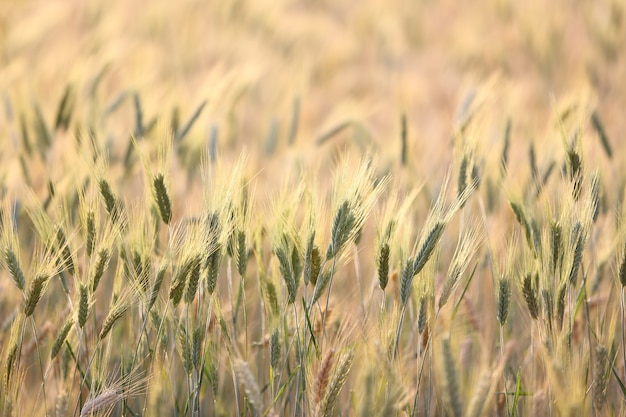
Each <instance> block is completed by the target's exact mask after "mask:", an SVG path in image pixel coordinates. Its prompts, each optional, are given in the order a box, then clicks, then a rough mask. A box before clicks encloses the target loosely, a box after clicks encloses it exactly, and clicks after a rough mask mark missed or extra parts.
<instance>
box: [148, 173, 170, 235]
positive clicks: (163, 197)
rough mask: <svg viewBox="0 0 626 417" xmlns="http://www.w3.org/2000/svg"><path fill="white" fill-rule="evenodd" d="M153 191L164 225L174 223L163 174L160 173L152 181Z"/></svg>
mask: <svg viewBox="0 0 626 417" xmlns="http://www.w3.org/2000/svg"><path fill="white" fill-rule="evenodd" d="M152 191H153V195H154V200H155V202H156V205H157V207H158V208H159V214H160V215H161V219H162V220H163V223H165V224H170V222H171V221H172V203H171V201H170V197H169V195H168V193H167V188H166V187H165V179H164V177H163V174H160V173H159V174H157V175H155V177H154V178H153V179H152Z"/></svg>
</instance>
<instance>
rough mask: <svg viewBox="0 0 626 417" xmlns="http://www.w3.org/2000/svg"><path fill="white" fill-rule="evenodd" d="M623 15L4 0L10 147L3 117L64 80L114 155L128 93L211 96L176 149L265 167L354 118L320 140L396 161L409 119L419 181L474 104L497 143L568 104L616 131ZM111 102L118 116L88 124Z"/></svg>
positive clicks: (533, 129) (188, 106)
mask: <svg viewBox="0 0 626 417" xmlns="http://www.w3.org/2000/svg"><path fill="white" fill-rule="evenodd" d="M624 18H625V17H624V3H623V2H621V1H613V0H611V1H551V2H544V1H539V0H530V1H525V2H515V1H506V0H484V1H477V2H471V3H461V4H460V3H458V2H456V1H448V0H444V1H429V0H420V1H412V0H411V1H408V0H407V1H404V0H391V1H388V0H368V1H359V2H354V1H342V0H340V1H322V0H318V1H283V0H276V1H274V0H273V1H195V0H181V1H178V2H167V1H151V2H147V1H146V2H142V1H121V0H113V1H109V0H107V1H100V0H96V1H79V0H52V1H50V0H46V1H39V0H32V1H19V0H17V1H14V0H3V1H2V2H0V94H2V96H3V98H4V104H5V110H6V111H4V112H2V116H0V117H1V118H0V122H1V124H0V129H2V137H3V140H5V141H6V138H7V137H9V136H10V134H8V133H9V132H8V131H7V130H8V129H9V127H8V125H11V124H12V123H7V122H8V121H11V120H17V116H19V115H21V114H23V117H25V118H26V119H27V120H29V119H32V118H33V117H34V116H33V112H34V111H33V106H34V105H35V103H36V106H38V107H39V108H40V109H41V112H42V113H43V116H44V119H47V120H51V122H52V119H53V118H54V115H55V111H56V109H57V106H58V103H59V101H60V100H61V98H62V96H63V94H64V91H65V89H66V88H67V86H68V85H71V86H72V87H73V88H74V89H75V91H76V100H77V106H76V108H77V109H78V113H77V114H76V115H75V116H74V121H75V123H76V124H78V125H80V126H88V125H89V126H90V128H91V129H95V130H102V131H103V134H106V135H109V136H110V138H111V139H112V140H113V143H114V144H115V143H117V142H116V141H118V140H119V141H122V142H124V143H123V147H124V148H125V146H126V143H125V142H126V140H127V139H128V138H127V136H128V134H129V133H131V132H133V123H134V117H135V115H134V112H133V97H134V95H135V94H136V96H138V97H139V99H140V103H141V109H142V112H143V118H144V119H145V122H146V124H148V123H149V122H150V121H151V119H152V118H158V119H160V120H166V121H168V123H169V121H170V120H172V119H175V118H176V117H180V119H181V123H183V122H184V121H185V120H186V119H187V118H188V117H189V116H191V115H192V114H193V112H194V111H195V110H196V109H197V108H198V106H200V105H201V104H202V103H204V102H205V101H206V106H205V107H204V108H203V109H202V111H201V113H200V115H199V118H198V119H197V122H196V123H195V125H194V126H193V129H192V130H191V131H190V132H189V135H188V136H187V138H186V141H188V142H190V143H193V144H197V145H198V146H200V144H206V143H207V142H208V141H209V140H210V136H211V132H212V131H213V132H214V133H218V134H217V141H216V142H217V144H218V146H219V149H220V151H221V153H223V154H226V153H228V152H229V151H230V150H233V149H241V147H246V148H247V149H248V150H249V151H250V153H252V154H255V155H256V154H259V153H257V152H256V151H257V150H262V151H263V152H262V153H261V154H260V155H263V158H264V159H267V158H266V157H267V155H268V154H272V155H274V154H276V155H280V154H283V151H285V150H286V149H287V148H288V142H289V141H290V140H291V141H292V142H294V143H297V144H298V145H300V146H299V149H300V150H305V151H308V150H310V149H311V147H315V146H317V145H316V141H317V140H318V139H319V138H320V137H322V136H324V135H325V133H327V132H329V131H332V130H333V129H335V128H337V127H342V126H343V125H345V124H347V123H351V124H349V126H347V127H345V126H344V129H343V130H342V131H341V132H339V133H340V134H338V135H336V137H335V136H333V138H332V140H328V141H325V142H324V143H325V145H324V146H330V147H331V148H332V147H333V146H344V147H345V146H353V145H355V144H360V146H364V147H370V146H374V147H377V148H382V151H383V153H384V154H388V155H387V157H388V158H391V159H393V158H397V157H398V155H399V152H400V143H399V139H398V137H399V135H400V130H401V129H400V120H401V115H402V114H406V120H407V128H408V141H409V148H408V151H409V156H410V158H409V159H411V160H412V161H413V162H415V165H416V166H418V167H419V168H416V169H418V170H420V172H421V173H431V172H432V171H433V170H438V169H440V167H441V166H442V165H443V166H445V165H446V162H449V159H450V158H451V156H450V155H448V154H449V153H450V152H449V148H448V145H449V143H450V138H451V137H452V136H453V135H454V132H455V128H456V127H457V126H458V124H459V123H460V122H462V120H460V119H461V118H462V117H463V112H464V111H466V110H467V108H464V106H465V107H467V106H468V103H469V104H471V103H472V100H473V102H479V103H480V104H481V105H488V106H490V107H491V108H490V111H489V112H485V113H486V115H485V116H484V117H486V118H489V119H491V120H490V121H489V122H487V123H484V124H482V126H483V127H481V128H477V129H476V131H475V132H474V133H475V134H476V136H479V137H480V138H481V139H480V140H481V141H482V140H484V141H486V142H487V143H488V144H491V145H493V144H497V147H498V148H499V147H501V144H500V143H501V141H502V136H503V133H502V132H503V131H504V126H505V123H506V120H507V118H511V119H512V120H513V133H514V136H517V137H518V138H520V140H527V139H542V138H541V134H542V132H543V130H542V129H544V128H545V127H546V125H547V124H549V123H550V122H553V121H554V115H555V113H556V112H557V111H560V110H562V109H561V107H567V105H568V103H569V102H568V99H569V98H571V97H572V96H575V97H577V98H579V97H581V96H583V97H585V99H584V101H585V103H586V105H588V106H591V107H592V108H597V109H598V112H599V114H601V116H602V120H603V121H604V124H605V126H606V130H607V131H608V136H609V137H612V138H618V137H619V135H620V134H621V133H620V132H624V131H625V130H626V129H625V128H626V126H625V123H626V121H625V119H624V118H623V116H622V115H623V109H624V108H626V94H624V86H625V82H624V80H626V70H625V64H624V54H623V51H624V45H625V41H626V40H625V33H626V31H625V30H624V25H625V22H624ZM480 100H482V102H481V101H480ZM107 106H108V108H109V109H111V108H114V111H112V112H111V114H113V113H115V117H111V118H110V119H109V120H108V121H107V122H106V123H103V120H102V119H100V120H98V121H96V120H90V117H91V116H90V115H93V114H97V113H98V112H102V111H103V109H104V110H106V109H107ZM115 106H117V107H115ZM559 106H561V107H559ZM9 107H10V108H9ZM294 114H296V115H297V129H295V130H296V131H295V132H294V131H293V129H292V125H293V119H294ZM94 117H95V116H94ZM537 136H539V137H537ZM329 143H330V145H326V144H329ZM442 144H445V145H446V146H441V145H442ZM10 146H11V145H10V144H9V143H6V142H5V143H4V144H3V148H2V150H3V153H5V152H8V149H7V147H10ZM120 146H122V145H120ZM557 146H559V147H560V146H561V144H560V143H558V142H557ZM524 152H525V150H524ZM302 154H303V155H306V154H307V152H303V153H302Z"/></svg>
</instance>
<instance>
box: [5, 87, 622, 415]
mask: <svg viewBox="0 0 626 417" xmlns="http://www.w3.org/2000/svg"><path fill="white" fill-rule="evenodd" d="M72 94H73V93H72V91H71V90H69V89H68V92H67V93H66V95H65V96H64V97H63V99H62V100H61V103H60V105H59V106H58V111H57V117H56V121H55V124H54V125H53V126H50V125H48V124H47V123H46V120H45V118H43V116H41V113H37V112H36V113H35V117H34V122H33V123H32V124H29V123H27V122H26V121H25V119H21V118H18V119H17V120H10V123H12V125H11V126H14V127H15V129H16V131H17V132H19V137H20V139H21V141H20V142H19V143H16V144H15V146H14V148H13V149H12V150H11V152H7V153H6V154H5V156H6V157H7V161H8V162H11V163H13V164H14V165H17V164H19V165H20V166H21V167H22V169H21V170H17V171H12V172H11V175H12V176H10V175H8V171H7V172H6V173H5V172H2V173H3V174H7V175H3V176H2V178H3V181H6V183H7V184H9V182H10V181H16V179H15V178H14V177H18V180H19V181H20V182H22V183H23V184H24V187H25V189H26V190H28V191H24V192H21V193H18V192H16V191H15V189H14V188H11V187H9V186H8V185H7V186H4V185H3V196H2V198H3V204H2V207H1V236H0V261H1V264H2V272H1V275H0V289H1V291H2V298H1V300H0V302H1V304H0V311H1V312H2V317H3V320H2V322H1V323H0V336H1V338H0V340H1V343H0V360H1V362H0V369H1V370H2V373H1V377H2V381H1V390H0V393H1V395H0V407H1V409H2V413H3V414H4V415H14V416H22V415H57V416H67V415H72V416H76V415H80V416H81V417H83V416H90V415H107V414H113V415H126V416H132V415H189V416H195V415H255V416H265V415H297V416H332V415H337V414H340V415H362V416H369V415H381V416H388V415H442V414H447V415H453V416H462V415H468V416H481V415H491V414H493V413H497V414H498V415H509V416H512V415H537V416H541V415H546V416H548V415H604V414H606V413H610V412H611V411H613V412H616V413H618V412H622V411H623V409H624V405H623V403H624V398H625V396H626V388H624V381H625V378H626V376H625V374H624V373H625V370H624V363H625V357H624V356H625V355H626V354H623V352H624V334H625V331H624V310H625V301H624V293H623V290H622V288H623V287H624V286H625V285H626V249H625V248H626V225H625V224H624V222H623V221H622V219H623V215H624V211H623V210H624V209H623V205H622V200H623V185H620V184H615V183H614V182H610V181H607V180H606V179H603V176H602V175H601V172H603V171H599V170H597V169H594V167H593V166H591V165H592V163H591V162H588V161H587V160H586V159H585V157H584V155H585V153H584V149H585V148H588V147H589V143H591V142H593V143H594V144H595V146H597V148H598V149H600V150H604V153H602V154H600V155H597V156H599V157H601V158H605V159H606V160H609V161H612V159H611V158H612V149H611V145H610V142H609V140H608V138H607V136H606V132H605V129H604V128H603V125H602V122H601V118H600V116H599V115H598V114H597V113H596V112H595V111H593V110H590V108H589V107H588V106H586V105H585V104H584V103H582V104H579V105H577V106H576V107H575V108H574V109H572V108H565V110H561V109H559V110H557V111H556V116H555V119H556V121H555V123H554V126H556V127H555V128H554V129H553V130H554V131H551V133H546V137H547V138H548V139H552V140H553V141H556V142H557V143H558V144H559V145H560V146H561V152H560V153H556V155H557V156H556V157H554V158H553V159H550V158H540V157H539V156H538V155H539V153H538V152H537V151H536V150H535V147H534V146H533V145H532V144H531V147H530V149H529V152H528V154H524V157H523V158H517V161H516V162H517V163H518V164H520V165H523V167H522V168H519V167H518V168H517V172H516V178H515V179H512V178H511V176H512V175H511V173H510V170H511V167H510V166H511V163H510V162H511V161H512V159H513V157H512V155H510V153H511V152H510V151H509V149H510V147H512V146H513V142H514V138H513V135H512V133H511V132H512V129H511V122H509V123H506V124H505V125H504V126H505V128H504V129H503V132H502V140H501V142H500V148H499V150H501V152H498V154H497V155H496V156H495V157H494V155H492V152H487V150H485V149H484V148H481V146H480V143H481V142H480V141H479V140H474V139H472V137H473V136H474V134H472V132H471V131H472V128H475V127H476V126H477V125H478V123H479V122H477V121H475V120H474V113H473V112H474V111H478V110H476V109H473V108H472V107H471V106H470V107H468V108H467V109H466V110H467V114H466V115H465V116H464V117H462V118H460V119H459V120H460V122H459V125H458V126H457V127H456V128H455V134H454V140H453V141H452V142H453V146H452V147H450V148H449V150H448V151H449V153H450V154H453V155H454V163H453V164H452V166H451V168H450V170H449V172H448V174H447V175H445V176H443V177H440V178H439V177H431V178H426V179H424V178H421V177H420V176H419V175H416V174H415V173H413V175H408V174H407V172H406V171H408V172H411V171H410V169H409V168H410V164H411V163H412V162H411V160H410V159H411V158H410V152H409V151H408V150H407V146H406V134H407V132H406V126H404V128H403V129H401V131H402V134H401V136H402V137H401V140H400V141H398V142H399V144H400V145H401V146H399V149H401V152H399V158H397V159H398V160H397V161H395V162H390V163H385V161H384V158H383V157H382V156H381V155H377V154H376V153H375V152H374V151H372V152H369V153H367V154H365V155H363V156H360V157H357V158H354V157H353V158H349V157H348V156H345V155H342V156H339V157H336V158H335V162H334V164H333V169H332V175H331V180H330V181H329V180H328V179H327V178H326V176H325V175H319V173H318V174H316V171H315V170H314V169H313V168H312V167H310V166H306V164H305V163H304V162H302V163H301V164H300V165H293V166H291V167H290V169H289V170H288V171H289V172H288V175H286V176H285V177H280V180H276V178H273V179H272V176H271V175H268V174H267V173H263V172H261V171H262V170H261V169H260V168H259V165H258V162H255V156H254V155H248V156H245V155H244V156H238V157H234V158H233V157H232V156H230V155H222V156H220V155H219V153H218V152H217V149H216V148H215V146H214V145H215V142H214V141H211V142H210V143H209V145H208V146H207V147H206V149H204V148H201V149H200V151H201V152H202V155H203V157H202V158H200V159H199V160H196V159H194V157H193V154H194V153H195V150H194V151H191V150H190V149H189V148H186V147H185V145H188V143H187V142H185V141H183V140H182V139H183V138H184V137H185V135H186V134H187V133H188V132H189V131H190V129H191V127H192V125H193V123H194V121H195V120H196V119H197V115H198V114H199V113H200V112H201V111H202V106H200V108H199V109H198V110H197V111H196V112H195V113H194V114H192V115H191V117H190V119H189V121H188V122H187V123H185V124H183V125H182V126H180V125H179V124H174V123H172V124H166V123H164V122H161V123H159V122H155V123H152V122H149V123H145V122H144V121H143V116H142V115H141V111H140V110H141V107H140V105H139V104H138V103H136V110H137V117H136V129H135V130H136V131H135V134H134V135H133V136H132V137H131V138H130V139H129V140H128V143H127V147H125V148H124V149H123V150H122V151H121V152H119V151H118V152H116V151H115V150H114V149H112V148H111V147H110V144H109V143H108V142H107V141H108V138H107V137H106V136H105V135H101V134H99V132H98V131H97V129H96V130H82V129H77V130H76V132H71V131H70V129H69V127H70V125H71V122H70V119H71V115H72V111H73V104H72V101H73V98H72V97H73V96H72ZM137 101H138V100H137ZM37 114H39V116H37ZM403 120H404V122H403V125H405V124H406V119H403ZM472 124H474V126H473V125H472ZM472 126H473V127H472ZM598 138H599V139H600V140H598ZM327 140H332V134H331V135H329V136H328V138H326V139H325V140H324V141H320V142H325V141H327ZM315 149H318V151H319V152H324V151H323V150H322V147H320V146H318V147H317V148H315ZM348 151H349V149H348ZM352 151H354V152H356V151H355V150H354V149H353V150H352ZM59 153H63V157H65V158H67V159H66V161H72V163H71V164H66V165H64V166H63V167H64V170H63V171H62V172H61V173H60V174H59V173H56V174H55V175H53V174H52V173H50V174H49V175H48V176H47V175H46V173H47V171H46V169H45V167H47V166H49V165H48V164H52V162H50V161H52V160H55V161H57V162H58V161H61V162H62V161H63V159H62V158H61V157H59ZM345 153H346V154H347V153H350V152H345ZM526 155H528V156H527V157H526ZM559 155H560V156H559ZM383 156H384V155H383ZM8 158H10V159H8ZM55 158H56V159H55ZM381 159H382V160H383V161H382V162H381ZM303 161H304V160H303ZM377 161H378V162H377ZM520 161H523V164H522V163H521V162H520ZM591 161H593V159H591ZM5 162H6V161H5ZM57 162H55V163H57ZM61 162H58V163H61ZM526 162H527V163H526ZM609 165H610V164H609ZM42 167H43V168H42ZM268 169H269V168H268ZM403 170H404V171H403ZM610 190H616V191H617V192H616V193H615V195H617V197H615V196H611V192H610Z"/></svg>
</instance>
